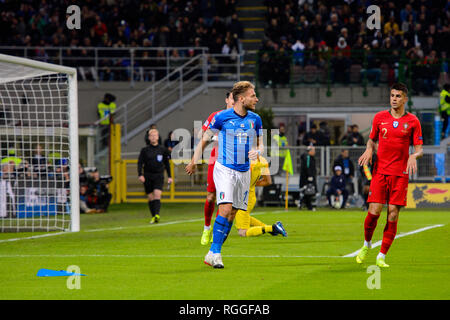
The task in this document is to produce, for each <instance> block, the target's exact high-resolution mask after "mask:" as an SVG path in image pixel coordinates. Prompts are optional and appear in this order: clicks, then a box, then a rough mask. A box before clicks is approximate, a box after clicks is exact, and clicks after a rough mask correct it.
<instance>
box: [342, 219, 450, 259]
mask: <svg viewBox="0 0 450 320" xmlns="http://www.w3.org/2000/svg"><path fill="white" fill-rule="evenodd" d="M443 226H444V225H443V224H436V225H434V226H428V227H424V228H420V229H417V230H413V231H409V232H405V233H401V234H399V235H396V236H395V238H394V239H397V238H402V237H406V236H409V235H411V234H415V233H419V232H422V231H426V230H429V229H433V228H438V227H443ZM380 245H381V240H380V241H378V242H375V243H374V244H372V248H375V247H378V246H380ZM359 250H360V249H358V250H356V251H355V252H352V253H349V254H347V255H345V256H343V258H352V257H356V255H357V254H358V252H359Z"/></svg>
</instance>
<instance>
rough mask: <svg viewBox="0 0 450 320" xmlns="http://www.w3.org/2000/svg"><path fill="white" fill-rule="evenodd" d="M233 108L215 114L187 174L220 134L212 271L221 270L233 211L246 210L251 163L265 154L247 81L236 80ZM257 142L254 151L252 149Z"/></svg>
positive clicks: (251, 88)
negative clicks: (217, 134) (216, 134)
mask: <svg viewBox="0 0 450 320" xmlns="http://www.w3.org/2000/svg"><path fill="white" fill-rule="evenodd" d="M231 93H232V94H233V98H234V101H235V103H234V106H233V108H231V109H228V110H225V111H222V112H220V113H218V114H216V115H215V116H214V118H213V120H212V121H211V123H210V125H209V129H207V130H206V131H205V132H204V134H203V137H202V141H201V143H199V144H198V146H197V148H196V150H195V152H194V156H193V157H192V160H191V162H190V163H189V164H188V165H187V166H186V172H187V173H188V174H189V175H192V174H193V173H194V172H195V170H196V163H197V162H198V160H199V159H200V157H201V155H202V153H203V150H204V148H205V147H206V146H207V144H208V143H209V142H210V141H211V138H212V137H213V136H214V134H215V133H217V132H218V133H219V149H218V157H217V161H216V164H215V166H214V174H213V176H214V183H215V185H216V199H217V204H218V206H219V215H218V217H217V218H216V220H215V223H214V227H213V242H212V244H211V248H210V250H209V251H208V253H207V254H206V256H205V260H204V262H205V263H206V264H208V265H210V266H212V267H214V268H219V269H221V268H223V267H224V265H223V262H222V255H221V251H222V245H223V243H224V242H225V240H226V239H227V237H228V234H229V232H230V231H231V227H232V225H233V220H234V217H235V216H236V212H237V211H238V210H239V209H240V210H243V211H246V210H247V202H248V196H249V188H250V160H256V159H257V158H258V156H259V155H260V154H262V153H263V151H264V145H263V136H262V121H261V118H260V117H259V115H257V114H256V113H254V112H253V111H254V110H255V108H256V104H257V103H258V98H257V97H256V93H255V87H254V85H253V84H251V83H250V82H248V81H239V82H237V83H235V84H234V86H233V89H232V91H231ZM255 142H256V148H255V147H253V145H254V143H255Z"/></svg>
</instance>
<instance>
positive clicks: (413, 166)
mask: <svg viewBox="0 0 450 320" xmlns="http://www.w3.org/2000/svg"><path fill="white" fill-rule="evenodd" d="M422 156H423V147H422V145H421V144H419V145H415V146H414V153H413V154H410V155H409V158H408V164H407V165H406V172H408V174H410V173H412V174H414V173H416V172H417V159H420V158H422Z"/></svg>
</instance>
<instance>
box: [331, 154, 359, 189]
mask: <svg viewBox="0 0 450 320" xmlns="http://www.w3.org/2000/svg"><path fill="white" fill-rule="evenodd" d="M336 166H340V167H341V168H342V172H343V174H344V176H345V181H346V184H347V185H348V187H347V188H348V189H350V190H352V193H353V177H354V176H355V166H354V165H353V161H352V160H351V159H350V157H349V151H348V149H343V150H342V151H341V154H340V155H339V156H338V157H337V158H336V159H335V160H334V162H333V168H334V167H336Z"/></svg>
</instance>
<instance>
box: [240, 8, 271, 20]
mask: <svg viewBox="0 0 450 320" xmlns="http://www.w3.org/2000/svg"><path fill="white" fill-rule="evenodd" d="M236 11H237V14H238V16H239V17H241V18H252V17H263V18H264V17H265V14H266V11H267V9H266V7H237V8H236Z"/></svg>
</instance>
